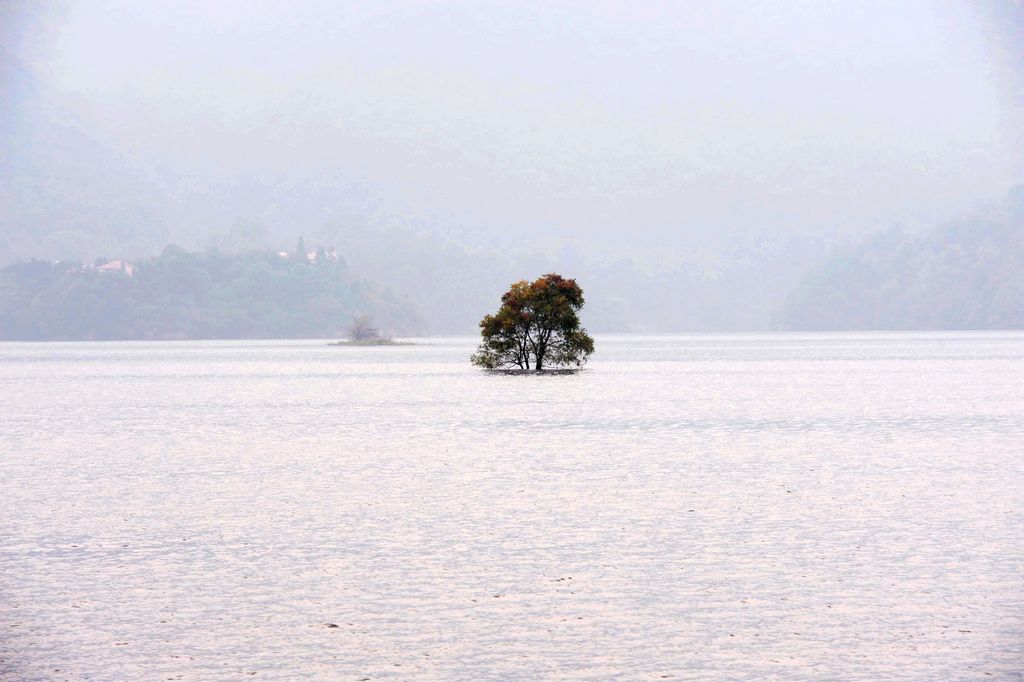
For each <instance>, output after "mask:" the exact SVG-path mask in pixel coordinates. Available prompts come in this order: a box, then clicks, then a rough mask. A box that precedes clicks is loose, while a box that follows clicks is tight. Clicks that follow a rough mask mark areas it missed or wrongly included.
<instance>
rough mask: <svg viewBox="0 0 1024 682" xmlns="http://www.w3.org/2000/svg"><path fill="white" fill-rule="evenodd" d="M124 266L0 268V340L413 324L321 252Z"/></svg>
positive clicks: (26, 264)
mask: <svg viewBox="0 0 1024 682" xmlns="http://www.w3.org/2000/svg"><path fill="white" fill-rule="evenodd" d="M321 254H322V252H321ZM132 265H133V269H132V272H131V274H129V273H128V272H126V271H125V270H124V269H108V270H103V269H99V268H97V267H89V266H86V267H82V266H80V265H77V264H75V263H69V262H56V263H51V262H45V261H38V260H36V261H22V262H18V263H14V264H11V265H8V266H7V267H5V268H3V269H2V270H0V338H3V339H16V340H59V339H97V340H99V339H183V338H287V337H307V338H308V337H331V336H338V335H340V334H342V333H343V332H342V330H344V328H345V326H346V325H347V324H348V323H349V322H350V321H351V319H352V317H353V316H354V315H356V314H358V313H360V312H368V311H372V312H373V313H374V314H376V315H377V320H378V321H379V322H380V323H381V324H382V326H384V327H385V328H389V329H394V330H396V331H407V330H410V329H412V328H415V327H417V326H418V325H419V322H418V320H417V319H416V317H415V315H414V313H413V311H412V309H411V308H410V306H408V305H407V304H404V303H402V302H401V301H399V300H398V299H397V298H396V297H395V296H394V295H393V294H392V293H390V292H388V291H387V290H386V289H385V288H383V287H380V286H378V285H375V284H372V283H369V282H367V281H365V280H362V279H360V278H358V277H355V276H353V275H352V274H351V273H350V272H349V271H348V269H347V268H346V266H345V264H344V261H343V260H341V259H339V260H338V261H331V260H328V259H327V258H324V257H322V255H321V257H319V258H317V259H315V260H313V261H305V259H297V258H296V257H295V256H294V255H291V256H289V257H282V256H281V255H279V254H277V253H272V252H252V253H242V254H235V255H227V254H222V253H219V252H217V251H215V250H211V251H209V252H207V253H204V254H196V253H190V252H187V251H184V250H182V249H180V248H178V247H175V246H169V247H167V248H165V249H164V250H163V253H162V254H161V255H160V256H158V257H154V258H148V259H144V260H140V261H133V262H132Z"/></svg>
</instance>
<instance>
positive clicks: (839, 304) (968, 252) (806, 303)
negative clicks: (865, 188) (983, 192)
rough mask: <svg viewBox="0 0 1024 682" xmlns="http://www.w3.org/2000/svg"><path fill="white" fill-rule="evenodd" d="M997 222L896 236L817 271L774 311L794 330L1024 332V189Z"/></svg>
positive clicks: (782, 325)
mask: <svg viewBox="0 0 1024 682" xmlns="http://www.w3.org/2000/svg"><path fill="white" fill-rule="evenodd" d="M1009 203H1010V207H1009V208H1008V209H1007V211H1006V213H1005V216H1004V217H1003V218H1002V219H1000V220H998V221H976V222H967V223H960V224H956V225H951V226H948V227H944V228H939V229H935V230H932V231H930V232H927V233H925V234H921V235H908V234H905V233H903V232H900V231H892V232H887V233H883V234H879V235H876V236H875V237H873V238H872V239H870V240H868V241H867V242H865V243H864V244H862V245H860V246H858V247H856V248H853V249H849V250H847V251H845V252H842V253H839V254H836V255H834V256H832V257H830V258H828V259H826V260H825V262H823V263H822V264H821V265H819V266H818V267H817V268H815V269H814V270H813V271H812V272H811V273H810V274H809V275H808V276H807V277H805V278H804V280H803V281H802V282H801V283H800V285H799V286H798V287H796V289H794V291H793V292H792V293H791V294H790V295H789V296H788V297H787V299H786V301H785V303H784V304H783V305H782V306H781V307H780V308H779V310H778V311H777V312H776V314H775V316H774V319H773V326H774V327H775V328H777V329H790V330H874V329H879V330H882V329H894V330H902V329H922V330H928V329H935V330H950V329H1024V190H1022V189H1020V188H1018V189H1015V190H1014V191H1013V192H1012V193H1011V197H1010V202H1009Z"/></svg>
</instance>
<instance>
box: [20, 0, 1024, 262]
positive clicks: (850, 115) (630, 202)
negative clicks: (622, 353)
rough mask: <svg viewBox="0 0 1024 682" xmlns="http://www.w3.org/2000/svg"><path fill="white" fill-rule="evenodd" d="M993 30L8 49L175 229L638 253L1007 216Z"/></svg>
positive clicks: (327, 19) (525, 33) (621, 25)
mask: <svg viewBox="0 0 1024 682" xmlns="http://www.w3.org/2000/svg"><path fill="white" fill-rule="evenodd" d="M993 1H994V2H996V1H997V0H993ZM991 7H992V6H991V5H986V4H983V3H982V4H977V5H972V4H970V3H961V2H919V1H913V0H907V1H901V2H895V3H894V2H857V3H842V2H834V3H829V2H773V1H765V2H749V1H742V2H704V3H677V2H669V3H649V2H648V3H611V2H608V3H603V2H569V3H551V2H543V3H521V2H473V3H445V2H435V3H418V2H366V3H339V2H244V3H243V2H235V3H228V2H196V3H180V2H174V3H172V2H146V3H140V2H68V3H60V4H56V5H53V6H42V5H20V9H17V10H16V11H12V12H9V13H8V19H7V21H8V23H9V25H8V27H7V28H6V29H5V34H6V41H7V42H8V44H12V45H13V46H14V47H13V50H12V51H13V52H14V53H15V54H16V55H18V56H19V57H20V58H21V59H23V60H24V61H25V62H26V63H28V64H29V65H30V66H31V68H32V69H33V70H34V71H35V72H36V74H37V75H38V76H39V77H40V79H41V80H42V81H43V83H45V85H47V86H48V87H50V88H52V89H53V90H54V91H55V92H57V93H60V94H61V95H62V96H66V97H67V98H68V101H69V102H72V103H73V106H74V110H75V112H76V115H80V116H81V117H82V119H81V120H82V121H84V122H85V123H84V125H85V126H86V129H87V131H88V132H89V134H91V135H94V136H95V137H96V138H97V139H98V140H100V141H101V142H103V143H104V144H106V145H109V146H111V147H112V148H114V149H116V150H117V151H118V153H120V154H123V155H124V156H125V157H126V158H127V159H129V160H131V161H132V162H133V163H135V164H136V165H137V166H138V167H139V169H140V172H142V173H144V174H145V173H150V174H152V175H153V177H156V178H159V179H160V181H161V182H163V183H165V185H164V186H165V187H166V188H167V191H168V192H171V193H173V195H174V197H175V201H176V203H177V204H179V205H180V207H181V215H180V216H178V217H177V221H178V222H183V221H185V220H186V219H187V220H190V221H192V222H193V223H194V224H196V225H207V224H214V223H215V222H216V220H218V219H221V218H226V217H227V216H229V215H231V214H236V213H237V214H239V215H244V214H245V213H246V211H249V212H251V213H252V214H253V215H257V216H259V218H260V219H261V220H264V221H267V222H269V223H270V224H271V225H272V226H274V225H276V224H278V223H282V222H286V221H289V220H293V221H294V220H299V221H307V222H311V223H315V222H317V221H330V220H332V219H335V218H336V215H340V213H341V212H342V211H350V210H351V209H352V206H353V205H355V206H356V207H357V209H358V208H361V209H363V210H366V207H372V208H373V210H376V211H383V212H385V213H387V214H388V215H389V216H392V217H393V218H394V219H396V220H406V221H408V222H410V223H412V224H415V225H419V226H424V227H428V228H431V229H437V230H441V231H444V230H450V231H452V232H453V233H455V234H458V235H460V236H462V237H465V238H468V239H469V240H471V241H472V240H473V239H479V240H482V241H493V240H499V241H500V240H517V239H523V240H527V241H534V242H555V241H559V240H569V241H575V242H579V243H590V244H593V245H595V246H596V247H603V248H609V249H636V250H638V252H639V251H644V250H647V251H659V250H664V249H668V250H671V249H680V250H685V249H688V248H692V247H694V246H699V245H700V244H701V243H702V242H705V241H708V240H714V239H717V238H719V237H721V236H722V235H725V236H729V235H737V234H750V233H759V232H762V231H763V232H766V233H767V232H771V231H773V230H786V231H793V232H797V233H801V232H822V231H825V232H829V233H832V232H839V233H843V232H857V231H864V230H871V229H878V228H879V227H885V226H889V225H893V224H906V225H911V226H913V225H928V224H931V223H934V222H936V221H942V220H946V219H951V218H956V217H959V216H961V215H965V214H969V213H970V212H972V211H976V210H978V208H979V207H983V206H985V205H988V204H991V203H992V202H994V201H996V200H998V198H999V197H1001V196H1003V195H1004V194H1005V192H1006V190H1007V189H1008V187H1009V186H1010V185H1012V184H1013V183H1014V182H1018V181H1020V179H1021V178H1020V176H1021V172H1022V170H1024V165H1022V159H1024V145H1022V141H1021V139H1020V134H1021V131H1022V130H1024V127H1022V125H1021V121H1020V116H1021V108H1020V106H1019V99H1015V95H1014V93H1013V92H1010V90H1008V88H1012V87H1017V86H1019V84H1020V83H1021V79H1020V74H1019V73H1018V71H1019V70H1020V69H1021V68H1022V67H1021V65H1020V64H1019V63H1015V62H1014V60H1013V59H1012V56H1013V55H1014V54H1015V53H1014V51H1013V50H1014V48H1015V45H1014V41H1015V40H1020V34H1019V33H1015V30H1018V29H1019V26H1017V27H1015V26H1013V25H1012V23H1011V24H1008V23H1006V22H1008V21H1011V22H1012V20H1019V18H1020V16H1021V14H1020V11H1019V7H1018V6H1016V5H1014V4H1013V3H1012V2H1010V3H1009V4H1006V5H1005V6H1000V7H997V9H998V10H999V11H997V12H992V11H989V10H990V9H991ZM11 17H14V19H11ZM15 19H16V21H15ZM12 26H15V27H16V28H15V30H12V28H11V27H12ZM1018 46H1019V45H1018ZM1016 54H1019V52H1018V53H1016ZM1007 55H1010V57H1011V58H1007ZM204 211H206V212H216V211H220V213H218V214H217V215H216V216H214V215H212V213H211V216H209V220H206V219H205V217H204V213H203V212H204ZM181 229H187V228H181ZM196 229H201V228H198V227H197V228H196Z"/></svg>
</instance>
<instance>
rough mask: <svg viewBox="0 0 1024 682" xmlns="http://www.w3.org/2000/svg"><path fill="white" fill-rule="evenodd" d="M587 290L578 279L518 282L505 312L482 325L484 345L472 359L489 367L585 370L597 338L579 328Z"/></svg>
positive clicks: (503, 299)
mask: <svg viewBox="0 0 1024 682" xmlns="http://www.w3.org/2000/svg"><path fill="white" fill-rule="evenodd" d="M582 307H583V290H582V289H581V288H580V286H579V285H578V284H576V280H574V279H566V278H564V277H562V276H561V275H558V274H554V273H551V274H547V275H544V276H543V277H540V278H538V279H537V280H535V281H533V282H527V281H525V280H522V281H519V282H516V283H515V284H513V285H512V286H511V287H510V288H509V290H508V291H507V292H505V295H504V296H502V297H501V308H499V309H498V312H497V313H495V314H494V315H488V316H486V317H485V318H484V319H483V320H481V321H480V334H481V336H483V341H482V342H481V343H480V346H479V348H477V351H476V353H474V354H473V357H472V358H471V359H472V361H473V364H475V365H479V366H481V367H485V368H487V369H501V368H514V367H518V368H519V369H531V368H532V369H536V370H542V369H544V367H545V366H546V365H553V366H567V365H573V366H576V367H582V366H583V364H584V363H585V362H586V361H587V358H589V357H590V355H591V354H592V353H593V352H594V339H592V338H591V337H590V335H589V334H587V332H586V330H585V329H582V328H581V327H580V318H579V314H578V313H579V310H580V308H582Z"/></svg>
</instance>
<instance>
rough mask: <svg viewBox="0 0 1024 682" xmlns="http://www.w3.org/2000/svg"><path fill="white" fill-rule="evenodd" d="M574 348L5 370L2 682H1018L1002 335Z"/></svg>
mask: <svg viewBox="0 0 1024 682" xmlns="http://www.w3.org/2000/svg"><path fill="white" fill-rule="evenodd" d="M597 342H598V343H597V349H598V352H597V354H596V355H595V356H594V358H593V360H592V361H591V364H590V366H589V369H587V370H586V371H584V372H582V373H580V374H578V375H574V376H541V377H536V376H494V375H489V374H486V373H484V372H481V371H479V370H476V369H474V368H472V367H471V366H470V365H469V363H468V362H467V358H468V355H469V354H470V352H471V350H472V346H473V339H470V338H462V339H424V340H423V343H424V344H429V345H419V346H409V347H393V348H337V347H328V346H326V345H325V344H324V342H322V341H306V342H195V343H191V342H175V343H141V342H140V343H66V344H64V343H55V344H0V678H3V679H18V680H20V679H41V680H45V679H55V680H57V679H73V680H80V679H93V680H143V679H145V680H158V679H190V680H212V679H218V680H219V679H341V680H345V679H350V680H363V679H373V680H376V679H474V680H477V679H522V680H535V679H560V680H561V679H589V680H604V679H609V678H618V679H630V680H633V679H684V680H685V679H700V680H705V679H713V680H717V679H731V680H772V679H775V680H804V679H815V680H837V679H842V680H929V681H930V680H969V679H1022V678H1024V334H1021V333H991V334H989V333H963V334H937V333H936V334H931V333H929V334H924V333H921V334H849V335H842V334H821V335H800V334H787V335H723V336H710V335H700V336H648V337H641V336H602V337H598V339H597ZM335 626H336V627H335Z"/></svg>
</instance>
